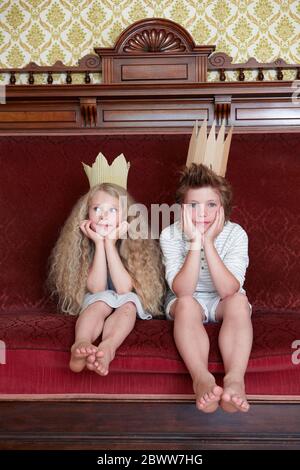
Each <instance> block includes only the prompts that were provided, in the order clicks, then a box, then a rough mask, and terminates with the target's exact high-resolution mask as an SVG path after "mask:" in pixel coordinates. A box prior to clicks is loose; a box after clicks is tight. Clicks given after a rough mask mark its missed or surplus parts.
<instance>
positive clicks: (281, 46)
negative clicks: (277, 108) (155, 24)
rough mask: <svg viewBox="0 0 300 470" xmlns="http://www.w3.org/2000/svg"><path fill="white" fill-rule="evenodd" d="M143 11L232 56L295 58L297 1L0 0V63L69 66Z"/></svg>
mask: <svg viewBox="0 0 300 470" xmlns="http://www.w3.org/2000/svg"><path fill="white" fill-rule="evenodd" d="M146 17H147V18H149V17H161V18H168V19H171V20H173V21H176V22H178V23H180V24H181V25H182V26H184V27H185V28H186V29H187V30H188V31H189V32H190V34H191V35H192V37H193V38H194V40H195V42H196V43H197V44H216V46H217V49H216V50H217V51H223V52H226V53H227V54H229V55H231V56H232V57H233V59H234V61H235V62H244V61H246V60H247V59H248V58H249V57H251V56H253V57H256V59H257V60H259V61H261V62H269V61H273V60H274V59H276V58H278V57H282V58H283V59H285V60H286V61H287V62H290V63H300V0H204V1H199V0H54V1H53V0H1V1H0V67H2V68H3V67H22V66H24V65H26V64H27V63H29V62H31V61H34V62H36V63H37V64H40V65H51V64H53V63H54V62H55V61H56V60H61V61H63V62H64V63H65V64H68V65H76V63H77V60H78V59H79V58H80V57H82V56H84V55H85V54H88V53H93V52H94V51H93V48H94V47H96V46H101V47H110V46H112V45H113V44H114V41H115V39H116V38H117V36H118V35H119V33H120V32H121V31H122V30H124V29H125V28H126V27H127V26H128V25H130V24H131V23H133V22H134V21H137V20H139V19H142V18H146ZM289 74H290V76H289ZM5 78H6V77H4V76H3V75H2V76H0V79H1V80H2V81H5ZM39 78H40V80H41V81H42V80H43V77H42V76H40V77H39ZM284 78H286V79H292V78H293V72H290V71H286V72H285V76H284ZM77 79H78V80H81V79H82V77H77ZM210 79H211V80H213V79H214V77H213V75H211V77H210ZM94 80H97V78H96V77H94Z"/></svg>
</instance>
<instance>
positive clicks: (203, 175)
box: [176, 163, 232, 221]
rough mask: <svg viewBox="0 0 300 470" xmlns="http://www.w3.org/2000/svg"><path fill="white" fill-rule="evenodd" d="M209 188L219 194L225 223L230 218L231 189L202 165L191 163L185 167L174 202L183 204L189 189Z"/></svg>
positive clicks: (220, 177) (224, 181)
mask: <svg viewBox="0 0 300 470" xmlns="http://www.w3.org/2000/svg"><path fill="white" fill-rule="evenodd" d="M205 187H211V188H212V189H214V190H215V191H217V192H218V193H219V196H220V199H221V203H222V206H223V207H224V214H225V221H227V220H228V219H229V217H230V213H231V208H232V206H231V204H232V189H231V185H230V184H229V182H228V181H227V180H226V179H225V178H224V177H223V176H218V175H217V174H216V173H215V172H214V171H213V170H211V169H210V168H208V167H207V166H205V165H203V164H202V163H201V164H199V165H197V164H196V163H192V164H191V165H190V166H189V167H185V168H184V169H183V170H182V172H181V176H180V180H179V186H178V189H177V191H176V202H177V203H178V204H183V203H184V199H185V196H186V193H187V192H188V190H189V189H197V188H205Z"/></svg>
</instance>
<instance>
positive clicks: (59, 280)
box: [47, 183, 165, 316]
mask: <svg viewBox="0 0 300 470" xmlns="http://www.w3.org/2000/svg"><path fill="white" fill-rule="evenodd" d="M100 190H101V191H104V192H106V193H108V194H110V195H111V196H113V197H116V198H117V199H118V200H119V198H120V197H121V196H123V197H126V198H127V210H128V209H129V207H130V206H131V205H132V204H135V201H134V200H133V198H132V197H131V196H130V195H129V194H128V192H127V191H126V190H125V189H123V188H121V187H120V186H117V185H115V184H108V183H102V184H100V185H97V186H94V187H93V188H91V190H90V191H89V192H88V193H87V194H85V195H84V196H82V197H81V198H80V199H79V200H78V201H77V203H76V204H75V206H74V208H73V210H72V211H71V214H70V215H69V217H68V219H67V221H66V222H65V224H64V226H63V228H62V230H61V233H60V236H59V238H58V240H57V242H56V245H55V247H54V249H53V251H52V253H51V257H50V271H49V276H48V281H47V285H48V288H49V289H50V291H51V294H52V295H57V296H58V306H59V308H60V310H61V311H62V312H64V313H68V314H70V315H78V314H79V312H80V310H81V306H82V301H83V297H84V295H85V293H86V292H87V290H86V283H87V277H88V271H89V267H90V265H91V262H92V260H93V256H94V251H95V247H94V243H93V241H92V240H90V239H89V238H88V237H86V236H85V235H84V234H83V233H82V231H81V229H80V224H81V223H82V221H83V220H85V219H88V212H89V204H90V201H91V199H92V197H93V196H94V195H95V193H96V192H97V191H100ZM132 220H134V218H133V217H132V216H131V217H128V218H127V221H128V223H129V227H130V222H132ZM117 247H118V251H119V254H120V257H121V259H122V262H123V264H124V266H125V268H126V270H127V271H128V273H129V274H130V276H131V278H132V281H133V286H134V291H135V292H136V293H137V294H138V296H139V297H140V298H141V301H142V303H143V306H144V308H145V310H147V311H148V312H150V313H151V314H152V315H153V316H158V315H160V314H161V313H162V301H163V296H164V293H165V281H164V270H163V264H162V256H161V251H160V247H159V244H158V243H157V242H156V240H151V239H149V238H147V239H141V238H138V239H133V238H131V237H130V230H129V232H128V238H127V239H122V240H118V242H117Z"/></svg>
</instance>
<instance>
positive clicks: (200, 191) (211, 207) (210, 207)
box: [184, 186, 222, 232]
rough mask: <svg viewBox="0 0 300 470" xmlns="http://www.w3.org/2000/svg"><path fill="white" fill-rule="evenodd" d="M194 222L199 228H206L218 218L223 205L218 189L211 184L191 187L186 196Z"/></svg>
mask: <svg viewBox="0 0 300 470" xmlns="http://www.w3.org/2000/svg"><path fill="white" fill-rule="evenodd" d="M184 204H186V205H187V207H188V212H189V213H190V215H191V219H192V222H193V224H194V225H195V226H196V227H197V228H199V230H201V231H202V230H203V229H204V232H206V230H207V229H208V228H209V227H210V226H211V224H212V223H213V221H214V220H215V218H216V215H217V211H218V210H219V209H220V207H221V206H222V204H221V199H220V195H219V193H218V191H216V190H215V189H213V188H211V187H210V186H207V187H204V188H196V189H189V190H188V191H187V193H186V195H185V198H184Z"/></svg>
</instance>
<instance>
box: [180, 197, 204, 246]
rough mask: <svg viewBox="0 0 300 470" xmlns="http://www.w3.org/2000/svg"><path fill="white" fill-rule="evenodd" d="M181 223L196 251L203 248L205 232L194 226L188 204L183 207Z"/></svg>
mask: <svg viewBox="0 0 300 470" xmlns="http://www.w3.org/2000/svg"><path fill="white" fill-rule="evenodd" d="M181 223H182V227H183V231H184V233H185V235H186V236H187V238H188V240H189V242H190V243H191V244H192V246H193V248H194V249H198V248H201V246H202V242H203V231H204V227H203V231H201V230H199V229H197V227H196V226H195V225H194V224H193V221H192V218H191V214H190V211H189V208H188V207H187V205H186V204H184V205H183V210H182V212H181Z"/></svg>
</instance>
